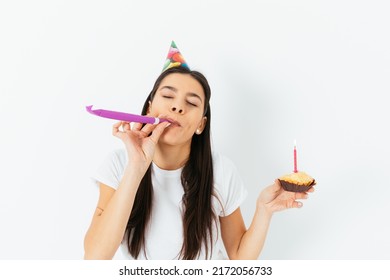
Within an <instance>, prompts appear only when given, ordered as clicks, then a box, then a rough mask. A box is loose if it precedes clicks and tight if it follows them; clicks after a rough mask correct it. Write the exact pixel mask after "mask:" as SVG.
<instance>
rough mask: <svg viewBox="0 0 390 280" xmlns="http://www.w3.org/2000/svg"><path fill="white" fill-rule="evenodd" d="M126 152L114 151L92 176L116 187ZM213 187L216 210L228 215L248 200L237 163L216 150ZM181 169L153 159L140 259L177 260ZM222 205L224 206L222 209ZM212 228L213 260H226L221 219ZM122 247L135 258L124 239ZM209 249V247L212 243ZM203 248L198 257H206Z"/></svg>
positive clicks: (180, 222)
mask: <svg viewBox="0 0 390 280" xmlns="http://www.w3.org/2000/svg"><path fill="white" fill-rule="evenodd" d="M126 164H127V152H126V150H125V149H118V150H115V151H113V153H111V154H110V155H109V156H108V158H107V159H106V160H105V161H104V162H103V164H102V165H101V166H100V167H99V168H98V169H97V172H96V174H95V175H94V176H93V179H94V180H95V181H96V183H99V182H101V183H103V184H105V185H107V186H109V187H112V188H114V189H117V188H118V186H119V183H120V181H121V178H122V176H123V172H124V169H125V166H126ZM213 168H214V190H215V193H216V194H217V196H218V198H219V200H220V202H219V201H218V199H217V198H215V197H213V207H214V210H215V213H216V214H217V215H218V216H220V217H223V216H228V215H230V214H231V213H233V212H234V211H235V210H236V209H237V208H238V207H240V205H241V203H242V202H243V200H244V199H245V197H246V195H247V191H246V189H245V188H244V185H243V182H242V179H241V178H240V176H239V174H238V172H237V169H236V168H235V166H234V164H233V163H232V162H231V161H230V160H229V159H228V158H226V157H224V156H221V155H219V154H216V153H213ZM181 172H182V168H180V169H177V170H163V169H161V168H159V167H158V166H157V165H156V164H154V163H153V162H152V183H153V192H154V195H153V208H152V216H151V221H150V225H149V227H148V229H147V231H146V233H145V234H146V245H145V246H146V256H145V255H144V253H143V250H142V249H141V251H140V255H139V257H138V259H150V260H153V259H154V260H167V259H177V258H178V256H179V252H180V249H181V247H182V244H183V223H182V210H183V209H182V203H181V201H182V197H183V194H184V190H183V186H182V184H181ZM221 203H222V205H221ZM222 207H223V208H222ZM217 222H218V223H217V227H218V228H215V229H214V231H213V239H214V244H213V251H212V252H211V253H212V254H211V255H210V253H209V254H208V257H209V258H210V257H211V258H212V259H226V258H227V257H226V254H224V252H225V250H224V249H223V242H222V240H221V235H220V234H221V232H220V227H219V220H218V221H217ZM121 248H122V250H123V253H124V254H125V256H127V257H128V258H129V259H133V258H132V256H131V255H130V254H129V253H128V250H127V244H125V243H124V242H122V245H121ZM209 248H210V246H209ZM205 257H206V255H205V252H204V249H202V251H201V254H200V256H199V259H205Z"/></svg>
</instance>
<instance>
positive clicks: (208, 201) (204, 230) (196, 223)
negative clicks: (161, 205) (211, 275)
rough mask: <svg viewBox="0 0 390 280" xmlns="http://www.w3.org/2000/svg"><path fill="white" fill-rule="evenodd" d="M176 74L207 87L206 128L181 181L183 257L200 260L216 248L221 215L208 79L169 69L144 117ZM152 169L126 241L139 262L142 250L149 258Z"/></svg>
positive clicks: (144, 181)
mask: <svg viewBox="0 0 390 280" xmlns="http://www.w3.org/2000/svg"><path fill="white" fill-rule="evenodd" d="M172 73H181V74H187V75H190V76H191V77H193V78H194V79H196V80H197V81H198V82H199V83H200V84H201V85H202V87H203V91H204V94H205V97H206V98H205V104H204V116H206V117H207V122H206V126H205V128H204V130H203V132H202V133H201V134H200V135H197V134H194V136H193V137H192V141H191V151H190V156H189V159H188V161H187V162H186V164H185V166H184V167H183V170H182V174H181V182H182V185H183V188H184V195H183V198H182V203H183V206H184V207H183V209H184V213H183V245H182V248H181V251H180V255H179V258H181V259H185V260H192V259H196V258H197V257H199V255H200V252H201V249H202V246H204V249H205V252H206V259H207V258H209V257H211V256H209V255H208V252H209V250H210V251H211V252H212V247H213V224H214V223H216V220H217V216H216V214H215V212H214V209H213V206H212V196H214V195H215V194H214V186H213V182H214V175H213V161H212V155H211V140H210V121H211V111H210V105H209V101H210V96H211V90H210V86H209V84H208V82H207V80H206V78H205V77H204V76H203V74H201V73H200V72H197V71H192V70H189V69H187V68H183V67H173V68H170V69H168V70H165V71H164V72H163V73H161V75H160V76H159V77H158V78H157V80H156V82H155V84H154V87H153V89H152V91H151V92H150V94H149V96H148V98H147V99H146V101H145V104H144V107H143V109H142V114H143V115H145V114H146V113H147V110H148V107H149V101H150V102H151V101H152V100H153V98H154V95H155V93H156V91H157V89H158V87H159V86H160V83H161V81H162V80H163V79H164V78H165V77H166V76H168V75H170V74H172ZM151 175H152V172H151V166H149V168H148V170H147V171H146V173H145V175H144V177H143V179H142V180H141V183H140V185H139V188H138V191H137V194H136V197H135V200H134V205H133V209H132V211H131V214H130V218H129V221H128V223H127V227H126V233H125V237H126V238H125V241H127V247H128V250H129V253H130V254H131V255H132V256H133V257H134V258H135V259H137V258H138V256H139V254H140V251H141V249H143V250H144V253H145V256H146V252H145V231H146V228H147V225H148V223H149V221H150V216H151V212H152V206H153V205H152V200H153V185H152V176H151Z"/></svg>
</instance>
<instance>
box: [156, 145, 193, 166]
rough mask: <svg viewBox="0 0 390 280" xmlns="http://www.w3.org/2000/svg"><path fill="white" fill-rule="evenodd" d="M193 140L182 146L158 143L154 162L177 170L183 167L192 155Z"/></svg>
mask: <svg viewBox="0 0 390 280" xmlns="http://www.w3.org/2000/svg"><path fill="white" fill-rule="evenodd" d="M190 150H191V141H190V142H189V143H186V144H184V145H180V146H171V145H166V144H160V143H159V144H157V147H156V152H155V154H154V157H153V162H154V163H155V164H156V165H157V166H158V167H159V168H161V169H164V170H176V169H179V168H181V167H183V166H184V165H185V164H186V162H187V160H188V158H189V157H190Z"/></svg>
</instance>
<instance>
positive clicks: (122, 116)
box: [86, 105, 170, 124]
mask: <svg viewBox="0 0 390 280" xmlns="http://www.w3.org/2000/svg"><path fill="white" fill-rule="evenodd" d="M92 106H93V105H90V106H86V109H87V111H88V113H91V114H93V115H96V116H99V117H102V118H107V119H113V120H118V121H126V122H137V123H150V124H159V123H161V122H170V121H169V120H167V119H160V118H153V117H148V116H141V115H135V114H129V113H123V112H115V111H109V110H103V109H97V110H92Z"/></svg>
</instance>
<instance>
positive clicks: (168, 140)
mask: <svg viewBox="0 0 390 280" xmlns="http://www.w3.org/2000/svg"><path fill="white" fill-rule="evenodd" d="M187 138H188V137H185V136H183V135H181V133H176V132H174V131H166V132H164V133H163V134H162V135H161V136H160V139H159V140H158V142H159V143H161V144H165V145H170V146H178V145H183V144H185V143H188V142H189V143H191V138H189V139H187Z"/></svg>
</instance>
